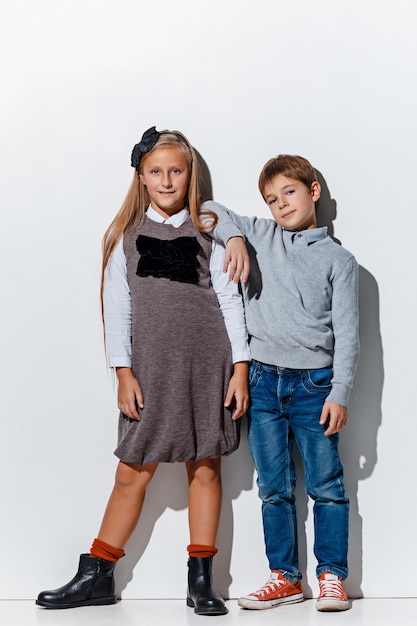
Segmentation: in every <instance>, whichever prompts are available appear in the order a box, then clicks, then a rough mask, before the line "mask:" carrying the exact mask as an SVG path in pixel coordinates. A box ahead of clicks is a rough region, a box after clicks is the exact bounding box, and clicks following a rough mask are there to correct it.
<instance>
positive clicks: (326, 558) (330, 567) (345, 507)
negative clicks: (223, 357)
mask: <svg viewBox="0 0 417 626" xmlns="http://www.w3.org/2000/svg"><path fill="white" fill-rule="evenodd" d="M331 377H332V370H331V369H328V368H324V369H320V370H310V371H309V370H305V371H304V370H303V371H301V374H300V379H299V384H298V385H296V386H295V387H294V389H295V390H296V389H298V391H295V392H294V395H293V402H292V405H291V417H290V422H291V425H292V428H293V431H294V434H295V438H296V442H297V445H298V447H299V450H300V454H301V457H302V460H303V465H304V470H305V479H306V489H307V493H308V494H309V496H310V497H311V498H312V499H313V500H314V507H313V510H314V554H315V556H316V559H317V570H316V571H317V578H319V581H320V589H321V588H322V586H325V585H327V587H328V588H329V589H330V587H332V589H333V590H336V587H337V589H338V591H337V594H338V599H337V602H336V604H337V607H338V608H337V609H336V608H335V607H336V604H335V603H334V602H333V603H332V605H333V609H329V608H327V609H326V608H320V607H319V604H320V603H318V605H317V608H318V609H319V610H344V609H346V608H349V603H348V600H347V596H346V594H345V592H344V589H343V582H342V581H343V580H344V579H345V578H346V576H347V574H348V566H347V554H348V530H349V499H348V498H347V497H346V495H345V488H344V483H343V468H342V465H341V462H340V458H339V452H338V442H339V435H338V434H335V435H330V436H328V437H326V436H325V435H324V430H325V428H326V427H325V426H321V425H320V424H319V419H320V414H321V410H322V407H323V404H324V401H325V399H326V397H327V394H328V392H329V388H331V385H330V381H331ZM332 593H333V591H332ZM335 597H336V596H335ZM322 604H323V606H325V604H326V605H327V604H328V605H329V606H330V604H329V602H327V601H326V602H322Z"/></svg>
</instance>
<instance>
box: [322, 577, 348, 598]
mask: <svg viewBox="0 0 417 626" xmlns="http://www.w3.org/2000/svg"><path fill="white" fill-rule="evenodd" d="M319 587H320V598H335V597H337V598H342V597H343V596H344V588H343V583H342V581H341V580H340V578H338V577H337V576H335V579H334V580H329V579H328V578H326V579H324V580H320V581H319Z"/></svg>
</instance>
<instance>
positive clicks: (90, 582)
mask: <svg viewBox="0 0 417 626" xmlns="http://www.w3.org/2000/svg"><path fill="white" fill-rule="evenodd" d="M115 565H116V563H113V562H112V561H106V560H105V559H99V558H97V557H95V556H90V555H89V554H82V555H81V556H80V564H79V566H78V572H77V573H76V574H75V576H74V578H73V579H72V580H70V582H69V583H68V584H66V585H64V586H63V587H60V588H59V589H54V590H53V591H41V593H40V594H39V596H38V599H37V600H36V604H38V605H39V606H44V607H45V608H47V609H71V608H73V607H75V606H90V605H94V604H114V603H115V602H116V596H115V594H114V579H113V571H114V566H115Z"/></svg>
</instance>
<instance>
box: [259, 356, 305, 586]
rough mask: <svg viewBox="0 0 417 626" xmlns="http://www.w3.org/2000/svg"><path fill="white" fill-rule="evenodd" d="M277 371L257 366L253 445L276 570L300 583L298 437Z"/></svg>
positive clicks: (267, 544) (270, 553) (269, 554)
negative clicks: (295, 461)
mask: <svg viewBox="0 0 417 626" xmlns="http://www.w3.org/2000/svg"><path fill="white" fill-rule="evenodd" d="M280 391H281V390H280V376H279V373H278V372H277V368H276V367H273V366H269V365H264V364H262V363H258V362H256V361H255V362H253V363H252V365H251V371H250V395H251V406H250V414H249V428H248V441H249V446H250V451H251V455H252V459H253V462H254V465H255V468H256V471H257V475H258V477H257V485H258V493H259V497H260V499H261V500H262V519H263V526H264V537H265V547H266V554H267V557H268V561H269V565H270V569H271V570H279V571H280V572H281V573H282V574H283V575H284V576H285V577H286V578H287V579H289V580H291V581H297V580H299V579H300V578H301V576H300V574H299V571H298V544H297V521H296V511H295V498H294V489H295V471H294V464H293V460H292V448H293V434H292V432H291V429H290V427H289V422H288V415H287V414H286V412H285V411H286V409H285V406H283V403H282V402H281V401H280Z"/></svg>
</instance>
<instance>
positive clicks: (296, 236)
mask: <svg viewBox="0 0 417 626" xmlns="http://www.w3.org/2000/svg"><path fill="white" fill-rule="evenodd" d="M284 233H285V235H284V236H285V237H286V238H287V239H290V240H291V242H292V243H293V244H294V245H299V246H309V245H310V244H311V243H315V242H316V241H320V239H324V238H325V237H327V226H321V227H320V228H309V229H308V230H297V231H293V230H284Z"/></svg>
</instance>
